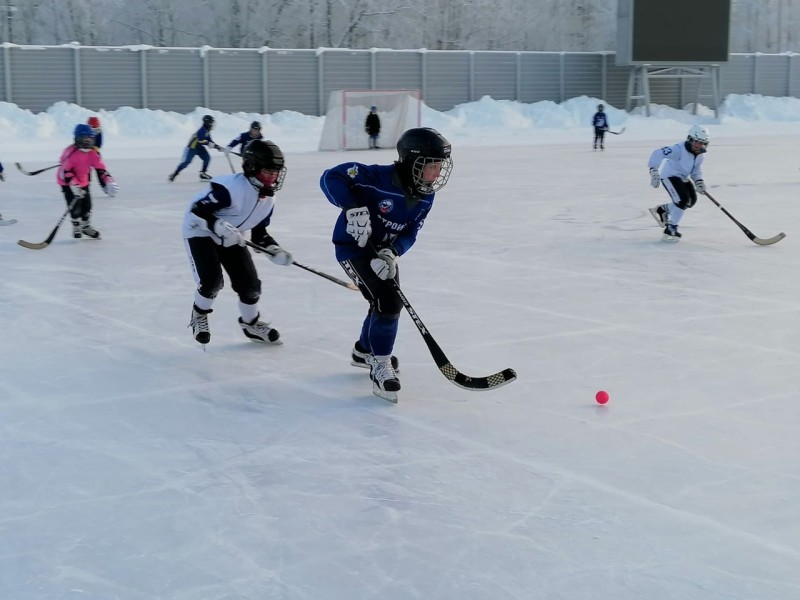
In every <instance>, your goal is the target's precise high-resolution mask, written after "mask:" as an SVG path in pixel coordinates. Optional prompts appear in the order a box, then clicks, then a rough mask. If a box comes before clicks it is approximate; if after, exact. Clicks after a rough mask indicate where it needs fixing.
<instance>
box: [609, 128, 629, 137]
mask: <svg viewBox="0 0 800 600" xmlns="http://www.w3.org/2000/svg"><path fill="white" fill-rule="evenodd" d="M606 133H610V134H611V135H619V134H621V133H625V128H624V127H623V128H622V129H620V130H619V131H611V130H610V129H606Z"/></svg>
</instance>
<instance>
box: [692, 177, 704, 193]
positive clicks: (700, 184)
mask: <svg viewBox="0 0 800 600" xmlns="http://www.w3.org/2000/svg"><path fill="white" fill-rule="evenodd" d="M694 189H696V190H697V193H698V194H705V193H706V182H705V181H703V180H702V179H698V180H697V181H695V182H694Z"/></svg>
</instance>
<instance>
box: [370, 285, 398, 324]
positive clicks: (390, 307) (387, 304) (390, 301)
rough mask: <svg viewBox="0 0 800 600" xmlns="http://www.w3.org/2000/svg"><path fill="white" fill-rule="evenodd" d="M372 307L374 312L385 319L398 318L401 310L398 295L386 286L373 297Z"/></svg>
mask: <svg viewBox="0 0 800 600" xmlns="http://www.w3.org/2000/svg"><path fill="white" fill-rule="evenodd" d="M372 307H373V310H374V311H375V312H376V313H378V314H379V315H380V316H381V317H385V318H387V319H399V318H400V313H401V312H403V303H402V301H401V300H400V296H398V295H397V293H396V292H395V291H394V290H393V289H391V288H388V287H386V288H384V289H383V290H381V292H380V294H378V295H377V296H376V297H375V301H374V303H373V306H372Z"/></svg>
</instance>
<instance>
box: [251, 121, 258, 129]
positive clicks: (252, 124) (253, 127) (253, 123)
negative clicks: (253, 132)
mask: <svg viewBox="0 0 800 600" xmlns="http://www.w3.org/2000/svg"><path fill="white" fill-rule="evenodd" d="M250 129H261V123H259V122H258V121H253V122H252V123H250Z"/></svg>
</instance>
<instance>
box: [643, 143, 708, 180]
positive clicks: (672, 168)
mask: <svg viewBox="0 0 800 600" xmlns="http://www.w3.org/2000/svg"><path fill="white" fill-rule="evenodd" d="M702 164H703V154H698V155H696V156H695V155H694V154H692V153H691V152H689V151H688V150H687V149H686V144H685V143H684V142H681V143H679V144H674V145H672V146H664V147H663V148H658V149H656V150H654V151H653V153H652V154H651V155H650V162H648V163H647V166H648V168H650V169H659V168H660V169H659V170H660V171H661V177H662V179H667V178H669V177H680V178H681V179H682V180H683V181H687V180H688V179H689V177H691V178H692V179H693V180H694V181H697V180H698V179H703V170H702V168H701V165H702Z"/></svg>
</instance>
